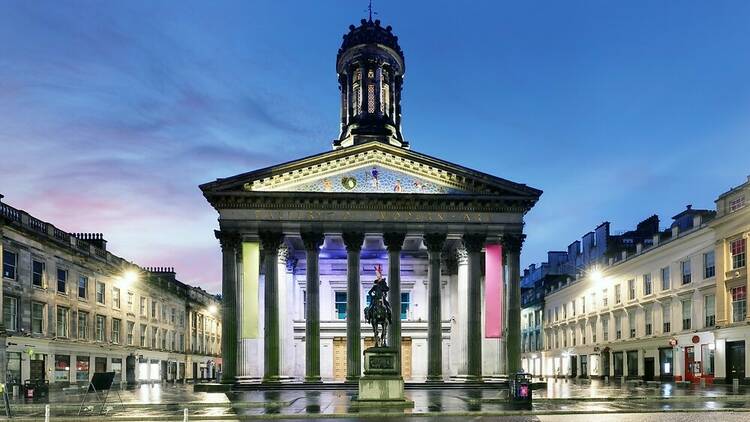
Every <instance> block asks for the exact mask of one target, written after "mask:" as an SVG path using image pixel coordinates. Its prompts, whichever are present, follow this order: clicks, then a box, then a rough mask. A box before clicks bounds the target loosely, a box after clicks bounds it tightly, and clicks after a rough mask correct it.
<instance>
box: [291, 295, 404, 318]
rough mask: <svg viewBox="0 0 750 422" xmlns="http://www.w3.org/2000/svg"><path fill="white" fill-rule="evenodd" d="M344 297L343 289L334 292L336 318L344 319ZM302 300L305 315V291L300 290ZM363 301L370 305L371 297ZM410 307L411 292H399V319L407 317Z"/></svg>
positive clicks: (345, 296)
mask: <svg viewBox="0 0 750 422" xmlns="http://www.w3.org/2000/svg"><path fill="white" fill-rule="evenodd" d="M346 298H347V294H346V292H345V291H338V292H335V293H334V308H335V309H336V319H346ZM302 300H303V308H304V309H303V315H307V292H306V291H303V292H302ZM365 303H366V304H367V306H370V303H372V298H371V297H370V296H367V297H366V298H365ZM410 307H411V294H410V293H409V292H402V293H401V319H402V320H406V319H408V317H409V308H410Z"/></svg>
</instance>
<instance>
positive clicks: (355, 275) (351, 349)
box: [341, 232, 365, 382]
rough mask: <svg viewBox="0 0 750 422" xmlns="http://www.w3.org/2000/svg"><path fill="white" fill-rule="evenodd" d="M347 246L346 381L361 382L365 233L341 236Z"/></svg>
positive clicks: (351, 233) (349, 233)
mask: <svg viewBox="0 0 750 422" xmlns="http://www.w3.org/2000/svg"><path fill="white" fill-rule="evenodd" d="M341 237H342V238H343V239H344V244H345V245H346V380H347V381H350V382H355V381H357V380H359V376H360V373H361V368H362V356H361V349H362V348H361V346H360V342H361V338H362V337H361V335H360V330H361V318H360V313H361V312H360V303H359V298H360V296H361V294H360V282H359V253H360V251H361V250H362V242H364V240H365V235H364V233H354V232H346V233H344V234H343V235H342V236H341Z"/></svg>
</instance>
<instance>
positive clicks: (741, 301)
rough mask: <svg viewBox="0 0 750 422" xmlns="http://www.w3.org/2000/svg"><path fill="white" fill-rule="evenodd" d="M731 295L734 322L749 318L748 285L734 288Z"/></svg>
mask: <svg viewBox="0 0 750 422" xmlns="http://www.w3.org/2000/svg"><path fill="white" fill-rule="evenodd" d="M731 296H732V322H742V321H744V320H745V318H747V286H740V287H735V288H733V289H732V290H731Z"/></svg>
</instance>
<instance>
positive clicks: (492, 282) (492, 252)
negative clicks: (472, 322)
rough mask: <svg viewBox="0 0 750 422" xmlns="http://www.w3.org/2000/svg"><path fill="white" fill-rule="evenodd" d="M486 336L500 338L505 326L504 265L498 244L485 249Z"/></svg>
mask: <svg viewBox="0 0 750 422" xmlns="http://www.w3.org/2000/svg"><path fill="white" fill-rule="evenodd" d="M484 254H485V267H484V269H485V272H484V274H485V279H484V336H485V338H500V337H501V334H500V333H501V327H502V326H503V301H502V297H503V270H502V269H503V263H502V259H503V258H502V250H501V248H500V245H498V244H490V245H487V246H486V247H485V252H484Z"/></svg>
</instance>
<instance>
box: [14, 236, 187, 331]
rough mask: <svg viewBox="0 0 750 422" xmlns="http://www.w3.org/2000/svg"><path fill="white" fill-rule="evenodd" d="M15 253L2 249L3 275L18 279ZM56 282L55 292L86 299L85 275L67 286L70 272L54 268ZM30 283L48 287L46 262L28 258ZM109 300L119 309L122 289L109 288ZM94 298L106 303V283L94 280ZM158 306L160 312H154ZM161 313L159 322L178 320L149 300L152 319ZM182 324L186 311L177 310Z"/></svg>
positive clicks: (130, 301)
mask: <svg viewBox="0 0 750 422" xmlns="http://www.w3.org/2000/svg"><path fill="white" fill-rule="evenodd" d="M17 269H18V254H16V253H15V252H12V251H9V250H3V277H4V278H8V279H12V280H17V278H18V271H17ZM56 276H57V277H56V283H55V291H56V292H57V293H59V294H63V295H68V294H69V292H70V291H71V290H72V292H75V295H76V297H77V298H78V299H79V300H88V299H89V286H90V282H89V278H88V277H87V276H85V275H79V276H78V281H77V284H76V285H75V288H72V289H71V287H70V283H69V272H68V270H67V269H64V268H57V271H56ZM31 285H32V286H34V287H37V288H40V289H46V288H47V287H48V286H47V272H46V264H45V263H44V262H41V261H37V260H32V261H31ZM111 294H112V298H111V302H112V307H113V308H114V309H122V292H121V290H120V289H119V288H117V287H112V289H111ZM94 299H95V301H96V303H98V304H100V305H105V304H106V300H107V286H106V283H104V282H102V281H96V282H95V284H94ZM134 302H135V294H134V293H133V292H127V303H126V306H127V311H128V312H131V313H132V312H134V306H135V304H134ZM159 308H160V309H161V313H159V312H157V310H158V309H159ZM140 315H141V316H143V317H148V316H149V308H148V298H146V297H143V296H142V297H141V298H140ZM159 315H161V319H160V320H161V321H163V322H167V321H169V322H170V323H171V324H176V323H177V309H176V308H174V307H171V308H170V307H169V306H167V305H166V304H163V303H159V302H158V301H156V300H151V307H150V316H151V318H153V319H158V316H159ZM184 323H185V312H184V311H180V313H179V325H180V326H183V325H184Z"/></svg>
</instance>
